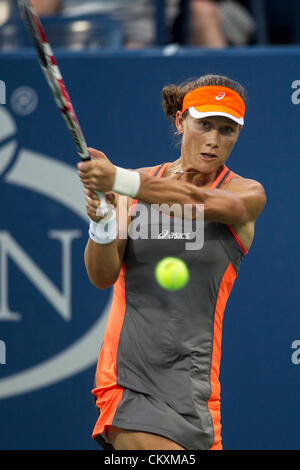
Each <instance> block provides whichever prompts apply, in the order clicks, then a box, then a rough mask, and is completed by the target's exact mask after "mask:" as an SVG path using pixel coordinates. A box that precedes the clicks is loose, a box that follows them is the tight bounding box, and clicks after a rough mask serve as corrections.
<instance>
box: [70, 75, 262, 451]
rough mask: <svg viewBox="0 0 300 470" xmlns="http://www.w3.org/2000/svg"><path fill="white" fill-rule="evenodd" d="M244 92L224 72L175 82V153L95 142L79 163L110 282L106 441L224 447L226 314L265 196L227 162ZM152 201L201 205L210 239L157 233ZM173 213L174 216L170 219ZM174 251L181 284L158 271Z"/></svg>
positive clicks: (100, 427) (100, 387) (99, 381)
mask: <svg viewBox="0 0 300 470" xmlns="http://www.w3.org/2000/svg"><path fill="white" fill-rule="evenodd" d="M245 101H246V91H245V89H244V88H243V87H242V86H241V85H240V84H239V83H237V82H235V81H233V80H231V79H229V78H227V77H223V76H219V75H205V76H202V77H200V78H199V79H197V80H195V81H192V82H188V83H186V84H184V85H180V86H175V85H169V86H167V87H165V88H164V89H163V108H164V110H165V113H166V115H167V117H168V118H171V119H173V122H174V124H175V126H176V129H177V131H176V132H177V133H179V134H181V154H180V158H178V160H176V161H174V162H164V163H162V164H160V165H157V166H154V167H149V168H144V169H139V170H127V169H124V168H119V167H116V166H115V165H113V164H112V163H111V162H110V161H109V159H108V158H107V156H106V155H104V154H103V153H102V152H100V151H97V150H94V149H90V151H91V154H92V156H93V160H92V161H90V162H81V163H79V164H78V171H79V176H80V178H81V181H82V183H83V185H84V187H85V194H86V203H87V213H88V215H89V217H90V219H91V223H90V231H89V234H90V238H89V240H88V244H87V247H86V251H85V262H86V268H87V272H88V275H89V278H90V280H91V282H92V283H93V284H94V285H95V286H96V287H98V288H99V289H105V288H107V287H109V286H112V285H114V296H113V302H112V306H111V311H110V315H109V319H108V322H107V327H106V332H105V337H104V342H103V345H102V347H101V351H100V355H99V360H98V365H97V373H96V385H95V388H94V390H93V394H94V396H95V400H96V404H97V408H98V409H99V416H98V420H97V422H96V425H95V428H94V431H93V437H94V438H95V439H96V440H97V441H98V442H99V443H100V444H101V445H102V447H104V448H106V449H108V448H110V449H116V450H142V449H144V450H146V449H147V450H180V449H182V450H184V449H186V450H205V449H206V450H207V449H217V450H220V449H222V439H221V420H220V382H219V368H220V360H221V336H222V319H223V313H224V310H225V306H226V302H227V300H228V297H229V295H230V292H231V289H232V287H233V284H234V282H235V279H236V277H237V274H238V271H239V268H240V264H241V261H242V259H243V257H244V256H245V255H246V253H247V252H248V250H249V248H250V246H251V244H252V241H253V236H254V226H255V221H256V220H257V218H258V216H259V215H260V213H261V212H262V210H263V208H264V205H265V203H266V196H265V191H264V189H263V187H262V185H261V184H260V183H259V182H257V181H254V180H250V179H247V178H244V177H242V176H239V175H237V174H236V173H233V172H232V171H231V170H229V169H228V167H227V166H226V163H227V160H228V157H229V156H230V154H231V152H232V149H233V147H234V145H235V144H236V142H237V140H238V138H239V135H240V132H241V129H242V128H243V125H244V116H245ZM94 191H102V192H105V193H107V199H108V201H110V202H111V203H112V204H113V205H114V206H117V204H118V201H119V203H120V201H121V200H122V201H123V200H124V199H126V200H127V202H128V203H129V204H128V207H129V206H131V210H130V211H129V213H128V215H127V216H126V217H125V218H124V217H123V216H122V217H120V215H119V216H118V217H117V216H116V212H117V211H116V209H115V208H114V209H113V210H112V211H111V213H110V216H109V218H107V217H106V218H104V219H103V218H101V214H100V216H99V213H97V209H98V206H99V201H98V200H97V198H96V196H95V194H94ZM120 195H122V197H121V196H120ZM124 195H125V196H126V198H124ZM152 204H156V205H161V204H165V205H166V204H167V205H169V206H171V205H174V204H176V207H180V208H184V207H185V205H190V206H191V207H192V208H193V209H195V208H197V207H199V206H201V207H204V224H203V225H202V228H203V226H204V228H203V230H204V244H203V246H202V248H201V249H200V248H199V249H194V250H193V249H187V248H186V242H187V240H186V238H187V233H186V232H185V233H184V232H183V231H182V233H181V235H182V236H174V235H172V227H171V229H170V232H169V236H168V234H167V232H164V235H163V236H161V233H162V225H161V224H162V221H161V219H159V221H157V220H156V221H155V224H158V227H156V228H158V230H157V231H155V230H154V231H153V232H154V233H158V236H156V237H151V230H150V228H151V224H152V221H151V217H149V215H150V214H151V211H150V208H151V207H153V206H152ZM156 207H157V206H156ZM145 211H146V214H147V216H148V217H146V219H145V220H144V222H143V224H140V225H142V226H143V230H145V227H146V229H148V230H149V232H148V233H149V234H150V235H149V236H148V237H145V236H144V237H136V236H131V235H130V234H131V230H132V227H134V221H135V220H139V216H140V214H141V213H143V214H144V215H145ZM118 213H120V211H118ZM182 213H183V212H182ZM196 214H197V211H196V210H194V211H193V212H192V223H195V222H197V215H196ZM176 218H178V216H176V217H173V218H172V217H169V220H170V224H171V225H172V223H175V222H174V221H175V219H176ZM104 227H105V228H104ZM143 233H145V232H143ZM166 234H167V235H166ZM170 234H171V235H170ZM124 235H125V236H124ZM179 235H180V234H179ZM126 236H127V238H126ZM166 256H175V257H177V258H180V259H182V260H184V261H185V262H186V264H187V266H188V268H189V272H190V279H189V282H188V284H187V285H186V286H185V287H184V288H183V289H181V290H178V291H176V292H170V291H167V290H165V289H163V288H162V287H161V286H160V285H159V284H158V283H157V282H156V281H155V278H154V269H155V266H156V264H157V263H158V261H159V260H160V259H162V258H164V257H166Z"/></svg>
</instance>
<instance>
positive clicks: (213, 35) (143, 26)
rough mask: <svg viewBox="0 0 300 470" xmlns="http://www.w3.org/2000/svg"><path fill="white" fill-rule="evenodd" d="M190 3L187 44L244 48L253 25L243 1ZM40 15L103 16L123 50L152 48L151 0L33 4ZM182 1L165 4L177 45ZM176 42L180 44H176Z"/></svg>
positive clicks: (42, 1)
mask: <svg viewBox="0 0 300 470" xmlns="http://www.w3.org/2000/svg"><path fill="white" fill-rule="evenodd" d="M188 1H189V2H190V25H189V26H190V42H189V43H190V44H191V45H194V46H199V47H201V46H202V47H211V48H223V47H226V46H227V45H244V44H247V43H248V41H249V38H250V37H251V35H252V33H253V31H254V30H255V23H254V20H253V18H252V17H251V15H250V13H249V11H248V10H247V8H245V6H244V5H243V3H244V2H243V0H240V1H239V0H188ZM32 3H33V5H34V6H35V7H36V9H37V11H38V12H39V13H40V14H41V15H43V14H44V15H47V14H53V13H56V12H58V11H60V12H61V14H62V15H64V16H80V15H85V14H96V13H105V14H109V15H110V16H112V17H113V18H115V19H117V20H118V21H119V22H120V24H121V25H122V29H123V33H124V45H125V47H126V48H131V49H132V48H142V47H149V46H152V45H154V44H155V39H156V38H155V2H154V1H153V0H86V1H85V2H82V0H32ZM180 9H181V0H166V23H167V26H168V29H169V31H170V35H169V42H180V38H179V36H178V28H180V21H181V11H180ZM178 39H179V40H178Z"/></svg>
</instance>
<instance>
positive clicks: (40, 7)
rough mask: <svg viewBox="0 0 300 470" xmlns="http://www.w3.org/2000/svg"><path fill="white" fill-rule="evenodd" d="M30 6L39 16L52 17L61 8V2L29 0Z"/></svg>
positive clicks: (56, 0) (57, 0)
mask: <svg viewBox="0 0 300 470" xmlns="http://www.w3.org/2000/svg"><path fill="white" fill-rule="evenodd" d="M31 4H32V6H33V7H34V8H35V9H36V11H37V12H38V14H39V15H41V16H43V15H45V16H46V15H54V14H56V13H58V12H59V10H60V8H61V0H31Z"/></svg>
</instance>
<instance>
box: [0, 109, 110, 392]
mask: <svg viewBox="0 0 300 470" xmlns="http://www.w3.org/2000/svg"><path fill="white" fill-rule="evenodd" d="M16 148H17V128H16V124H15V122H14V120H13V118H12V116H11V115H10V113H9V112H8V111H7V109H5V108H3V107H0V177H1V175H3V173H4V172H5V170H7V171H6V173H4V175H3V176H2V177H3V181H4V182H5V183H6V184H13V185H17V186H19V187H21V188H25V189H27V190H31V191H35V192H37V193H40V194H42V195H44V196H46V197H48V198H51V199H53V200H55V201H57V202H59V203H60V204H62V205H63V206H65V207H67V208H68V209H69V210H71V211H73V212H74V213H75V214H76V215H77V216H79V217H80V218H82V219H83V220H85V221H86V222H87V223H88V218H87V215H86V213H85V202H84V196H83V191H82V188H81V185H80V182H79V179H78V176H77V172H76V170H75V168H72V167H71V166H69V165H67V164H65V163H62V162H59V161H57V160H55V159H52V158H51V157H48V156H46V155H42V154H39V153H36V152H34V151H32V150H28V149H20V151H19V152H18V154H17V155H16V158H15V160H14V157H15V152H16ZM9 165H11V167H10V166H9ZM66 187H67V188H68V191H66V190H65V188H66ZM29 275H30V273H29ZM1 295H2V296H3V295H4V293H3V291H2V292H1ZM111 300H112V299H110V301H109V302H108V303H107V305H106V306H105V311H104V312H103V313H102V315H101V316H100V318H99V320H97V321H96V322H95V323H94V324H93V325H92V326H91V327H90V329H89V330H88V331H87V332H86V333H85V334H84V335H83V336H82V337H80V338H79V339H77V340H76V341H75V342H74V343H73V344H72V345H71V346H68V347H67V348H66V349H65V350H64V351H62V352H60V353H59V354H57V355H55V356H53V357H51V358H49V359H47V360H45V361H43V362H41V363H39V364H37V365H35V366H33V367H31V368H28V369H26V370H23V371H21V372H18V373H15V374H12V375H10V376H7V377H5V378H3V379H0V399H4V398H10V397H12V396H15V395H21V394H24V393H27V392H32V391H34V390H37V389H40V388H43V387H46V386H49V385H52V384H54V383H56V382H59V381H62V380H65V379H66V378H68V377H71V376H73V375H75V374H78V373H80V372H82V371H83V370H85V369H87V368H88V367H90V366H92V365H93V364H95V362H96V361H97V358H98V354H99V347H100V344H101V341H102V339H103V336H104V331H105V326H106V322H107V317H108V313H109V309H110V304H111ZM2 303H3V299H2ZM9 314H10V315H18V314H11V313H10V312H9ZM7 318H8V317H7ZM9 319H10V320H17V317H16V318H13V316H11V318H10V317H9ZM66 319H68V318H66ZM0 320H1V321H5V314H4V315H2V318H1V317H0ZM0 324H1V322H0Z"/></svg>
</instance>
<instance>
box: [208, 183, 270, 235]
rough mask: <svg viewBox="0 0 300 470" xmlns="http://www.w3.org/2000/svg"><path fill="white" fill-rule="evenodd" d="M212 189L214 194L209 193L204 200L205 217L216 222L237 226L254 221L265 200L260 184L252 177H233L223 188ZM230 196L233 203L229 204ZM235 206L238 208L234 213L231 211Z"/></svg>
mask: <svg viewBox="0 0 300 470" xmlns="http://www.w3.org/2000/svg"><path fill="white" fill-rule="evenodd" d="M212 191H214V195H213V194H211V197H210V198H208V200H207V202H206V219H211V220H213V219H217V220H216V221H217V222H223V223H229V224H232V225H237V226H239V225H243V224H247V223H248V222H255V221H256V220H257V218H258V217H259V215H260V214H261V212H262V210H263V209H264V207H265V204H266V201H267V198H266V193H265V190H264V187H263V186H262V184H261V183H259V182H258V181H255V180H252V179H246V178H241V177H239V178H234V179H232V180H231V181H229V182H228V183H226V184H225V185H224V186H223V189H220V190H217V189H216V190H212ZM214 196H215V197H214ZM232 196H233V197H234V199H233V200H232V201H234V203H233V204H232V206H231V204H230V201H231V199H230V198H231V197H232ZM215 198H216V199H215ZM222 199H223V201H222ZM227 202H229V204H227ZM235 207H237V208H238V209H240V210H237V212H236V215H234V214H233V213H232V210H233V209H234V208H235Z"/></svg>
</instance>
